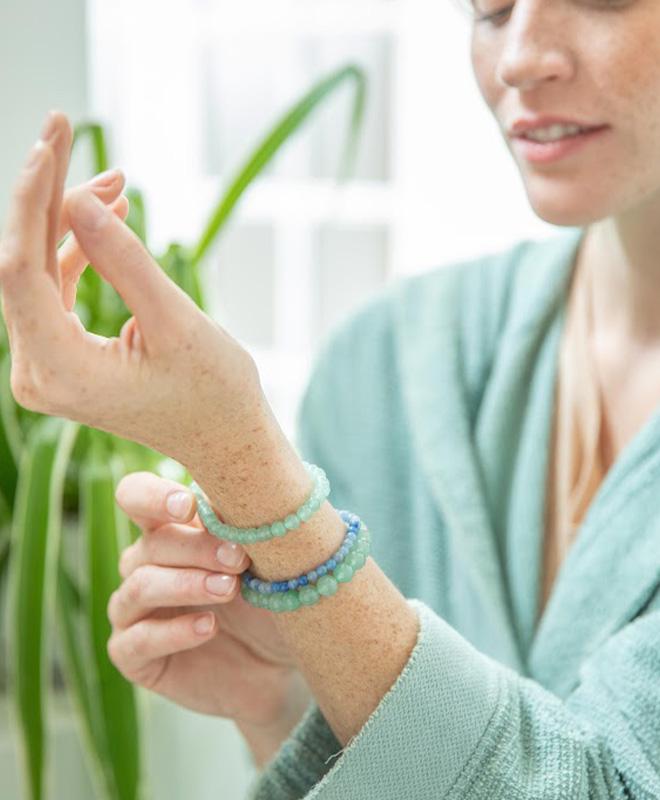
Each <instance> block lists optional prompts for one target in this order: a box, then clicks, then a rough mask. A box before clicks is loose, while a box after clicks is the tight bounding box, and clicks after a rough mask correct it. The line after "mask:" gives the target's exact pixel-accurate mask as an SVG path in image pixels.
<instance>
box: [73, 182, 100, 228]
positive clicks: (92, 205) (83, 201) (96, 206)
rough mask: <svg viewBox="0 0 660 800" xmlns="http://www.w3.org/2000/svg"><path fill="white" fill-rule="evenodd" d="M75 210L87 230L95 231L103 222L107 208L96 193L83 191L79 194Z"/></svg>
mask: <svg viewBox="0 0 660 800" xmlns="http://www.w3.org/2000/svg"><path fill="white" fill-rule="evenodd" d="M76 211H77V212H78V214H77V216H78V219H79V220H80V224H81V225H82V226H83V227H84V228H87V230H89V231H96V230H98V229H99V228H100V227H101V225H103V223H104V222H105V219H106V211H107V209H106V207H105V206H104V205H103V203H102V202H101V201H100V200H99V199H98V197H96V195H93V194H91V193H89V192H85V193H83V194H81V195H80V200H79V201H78V204H77V207H76Z"/></svg>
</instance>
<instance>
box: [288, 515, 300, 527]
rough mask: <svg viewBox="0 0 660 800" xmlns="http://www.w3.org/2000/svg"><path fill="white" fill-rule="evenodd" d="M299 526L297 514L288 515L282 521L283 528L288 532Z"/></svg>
mask: <svg viewBox="0 0 660 800" xmlns="http://www.w3.org/2000/svg"><path fill="white" fill-rule="evenodd" d="M299 525H300V517H299V516H298V515H297V514H289V516H288V517H287V518H286V519H285V520H284V527H285V528H288V529H289V530H290V531H293V530H295V529H296V528H297V527H298V526H299Z"/></svg>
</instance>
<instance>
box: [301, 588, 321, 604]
mask: <svg viewBox="0 0 660 800" xmlns="http://www.w3.org/2000/svg"><path fill="white" fill-rule="evenodd" d="M298 598H299V599H300V602H301V603H302V605H304V606H312V605H314V603H316V602H317V601H318V599H319V593H318V592H317V591H316V589H315V588H314V587H313V586H305V587H304V588H302V589H300V590H299V591H298Z"/></svg>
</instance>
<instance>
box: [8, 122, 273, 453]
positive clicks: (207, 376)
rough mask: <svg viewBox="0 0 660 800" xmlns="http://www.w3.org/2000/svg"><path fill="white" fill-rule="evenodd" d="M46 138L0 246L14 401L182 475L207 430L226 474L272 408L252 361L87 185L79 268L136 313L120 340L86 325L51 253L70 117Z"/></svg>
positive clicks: (70, 202)
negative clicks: (125, 443)
mask: <svg viewBox="0 0 660 800" xmlns="http://www.w3.org/2000/svg"><path fill="white" fill-rule="evenodd" d="M42 138H43V142H41V140H40V142H41V143H38V144H37V145H36V146H35V148H33V150H32V152H31V155H30V157H29V159H28V163H27V164H26V166H25V168H24V169H23V171H22V173H21V175H20V177H19V180H18V182H17V184H16V188H15V191H14V194H13V198H12V202H11V206H10V210H9V214H8V221H7V225H6V229H5V232H4V235H3V237H2V239H1V240H0V288H1V289H2V308H3V313H4V317H5V321H6V325H7V332H8V337H9V345H10V348H11V353H12V371H11V388H12V392H13V394H14V397H15V398H16V400H17V402H19V403H20V404H21V405H23V406H25V407H26V408H28V409H30V410H33V411H37V412H41V413H45V414H51V415H55V416H61V417H67V418H69V419H73V420H76V421H79V422H82V423H84V424H87V425H89V426H92V427H95V428H99V429H101V430H105V431H107V432H109V433H113V434H116V435H119V436H122V437H125V438H129V439H132V440H134V441H137V442H140V443H142V444H144V445H146V446H148V447H151V448H153V449H156V450H158V451H160V452H162V453H163V454H165V455H169V456H171V457H172V458H174V459H176V460H178V461H180V462H181V463H182V464H184V465H185V466H188V467H190V465H191V464H196V463H198V460H199V457H200V454H203V453H204V451H205V450H207V449H208V446H209V444H208V436H209V430H212V435H213V438H214V442H218V443H222V444H224V445H225V447H226V450H227V460H226V461H223V462H222V468H224V467H225V466H226V465H229V464H231V463H232V460H231V453H232V451H235V450H236V448H237V447H239V446H244V443H245V441H246V439H249V435H250V431H254V430H256V429H258V428H259V426H261V425H263V423H264V420H266V419H267V418H268V414H269V411H270V410H269V409H268V408H267V403H265V400H264V398H263V393H262V390H261V384H260V380H259V376H258V372H257V369H256V366H255V363H254V361H253V359H252V357H251V356H250V354H249V353H248V352H247V351H246V350H244V349H243V348H242V347H241V346H240V345H239V344H238V342H236V341H235V340H234V339H233V338H232V337H231V336H229V335H228V334H227V333H226V332H225V331H224V330H223V329H222V328H221V327H220V326H219V325H218V324H217V323H215V322H214V321H213V320H211V319H210V318H209V317H208V316H207V315H205V314H204V313H203V312H202V311H201V309H200V308H199V307H198V306H197V305H196V303H195V302H194V301H193V300H192V299H191V298H190V297H189V296H188V295H187V294H186V293H185V292H184V291H183V290H181V289H180V288H179V287H178V286H177V285H176V284H175V283H174V282H173V281H171V280H170V279H169V277H168V276H167V275H166V274H165V272H164V271H163V270H162V269H161V267H160V266H159V265H158V264H157V263H156V262H155V261H154V260H153V259H152V258H151V256H150V255H149V254H148V252H147V251H146V249H145V248H144V246H143V245H142V243H141V242H140V240H139V239H138V237H137V236H135V235H134V233H133V232H132V231H131V230H130V229H129V228H128V227H127V226H126V225H125V224H124V223H123V222H122V221H121V220H120V219H119V218H118V216H117V215H116V214H113V213H112V212H111V210H110V209H109V208H108V207H107V206H106V205H105V204H104V203H102V202H99V201H98V198H97V197H96V196H95V194H94V192H93V191H92V190H91V189H90V187H89V186H81V187H77V188H76V189H74V190H72V191H71V192H70V193H69V195H68V197H67V208H66V211H67V214H68V222H69V223H70V225H71V228H72V230H73V233H74V234H75V238H76V240H77V242H78V244H79V246H80V248H81V249H82V252H83V253H84V257H85V258H86V260H87V261H89V262H91V263H92V264H93V266H94V268H95V269H97V270H98V272H99V273H100V274H101V276H102V277H103V278H104V279H105V280H106V281H108V282H109V283H111V284H112V285H113V286H114V287H115V288H116V289H117V291H118V292H119V294H120V295H121V297H122V298H123V300H124V301H125V303H126V305H127V306H128V308H129V309H130V310H131V311H132V313H133V314H134V316H133V317H131V318H130V319H129V320H128V321H127V322H126V323H125V324H124V326H123V327H122V330H121V332H120V335H119V336H118V337H112V338H108V339H107V338H105V337H101V336H98V335H96V334H93V333H90V332H88V331H86V330H85V329H84V327H83V325H82V323H81V321H80V319H79V318H78V317H77V315H76V314H75V313H74V312H73V311H72V310H71V309H72V303H71V297H72V295H71V289H70V283H71V281H68V282H67V281H66V279H65V278H64V277H63V275H62V274H61V272H62V270H61V266H60V265H59V264H58V253H57V241H58V237H59V235H60V233H61V230H62V227H61V226H62V224H63V220H64V218H65V216H66V215H65V214H63V213H62V199H63V186H64V181H65V176H66V172H67V169H68V160H69V152H70V143H71V127H70V125H69V122H68V120H67V118H66V117H65V116H64V115H63V114H61V113H52V114H51V115H50V116H49V121H47V123H46V126H45V129H44V131H43V132H42ZM78 263H80V256H79V258H78ZM72 273H75V269H74V270H72ZM67 283H68V284H69V286H68V288H67ZM253 438H254V436H253ZM220 455H221V454H220V452H219V449H218V450H216V451H215V452H214V456H215V457H216V458H217V459H218V460H219V459H220Z"/></svg>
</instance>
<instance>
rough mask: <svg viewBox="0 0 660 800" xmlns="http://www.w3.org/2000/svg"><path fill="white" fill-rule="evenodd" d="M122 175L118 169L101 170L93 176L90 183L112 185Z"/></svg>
mask: <svg viewBox="0 0 660 800" xmlns="http://www.w3.org/2000/svg"><path fill="white" fill-rule="evenodd" d="M120 175H121V172H120V170H118V169H106V170H105V171H104V172H99V174H98V175H96V176H95V177H94V178H92V180H91V181H90V184H92V185H93V186H110V185H111V184H113V183H114V182H115V181H116V180H117V178H119V176H120Z"/></svg>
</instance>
